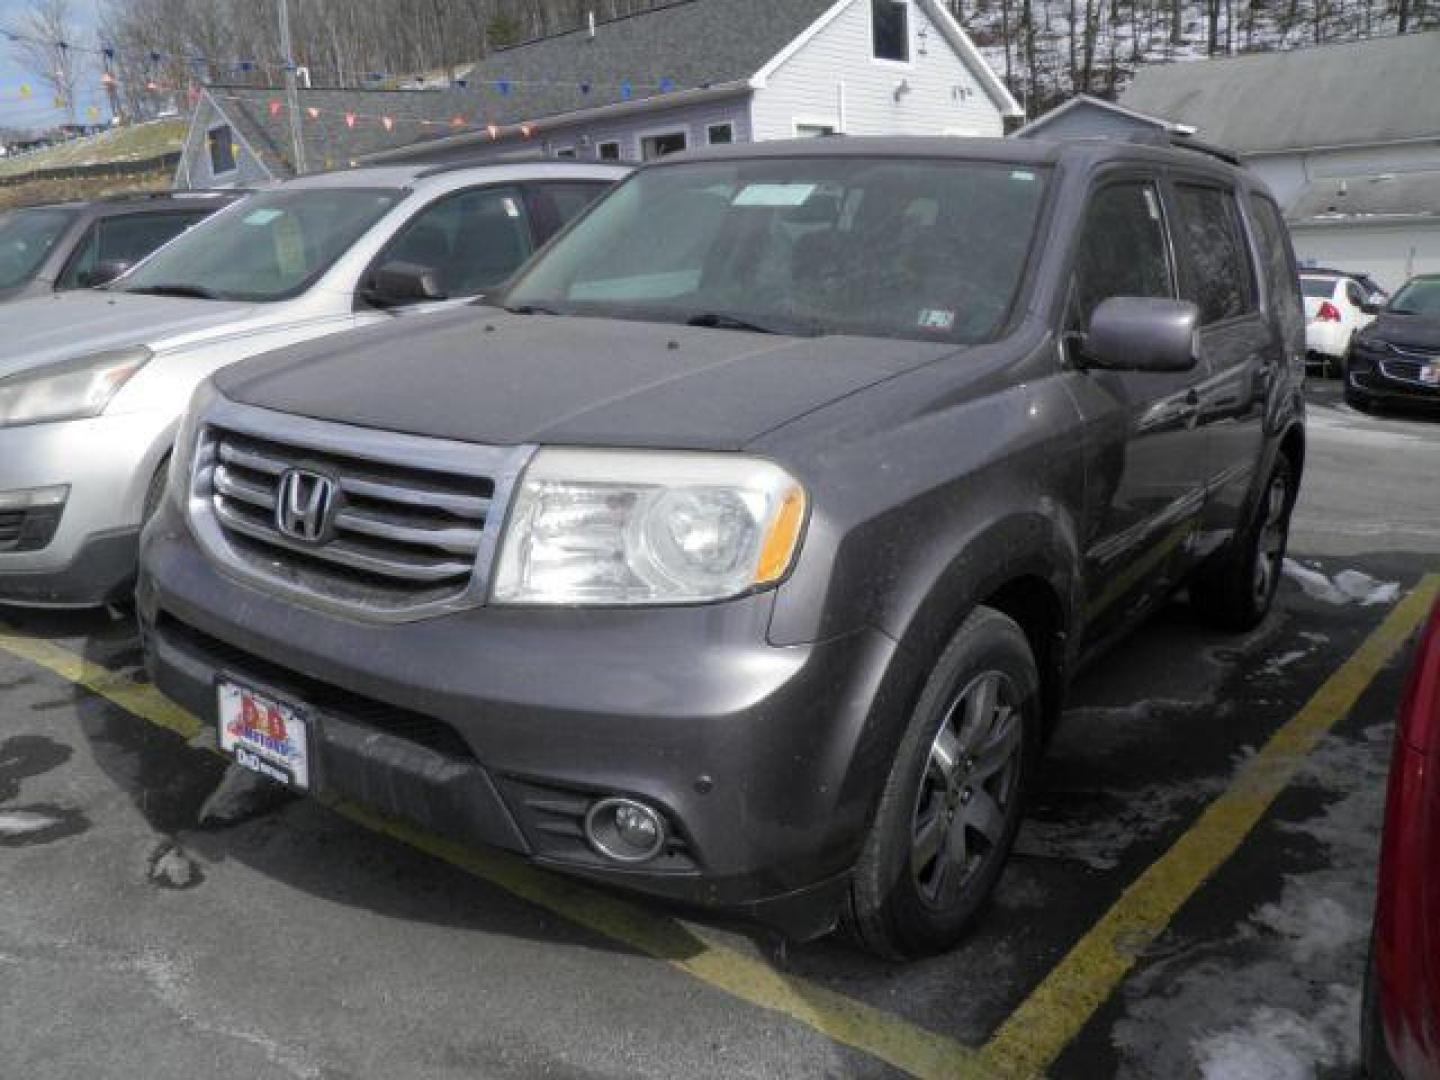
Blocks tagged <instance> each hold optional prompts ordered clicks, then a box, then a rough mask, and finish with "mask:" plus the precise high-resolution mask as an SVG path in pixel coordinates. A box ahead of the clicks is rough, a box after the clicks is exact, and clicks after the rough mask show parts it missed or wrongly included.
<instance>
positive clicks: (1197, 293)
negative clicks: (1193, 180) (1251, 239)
mask: <svg viewBox="0 0 1440 1080" xmlns="http://www.w3.org/2000/svg"><path fill="white" fill-rule="evenodd" d="M1175 191H1176V197H1177V201H1178V203H1179V212H1180V225H1181V229H1180V234H1179V236H1178V237H1177V240H1179V241H1180V242H1181V246H1182V247H1183V248H1184V251H1185V258H1186V270H1187V272H1186V274H1185V277H1184V281H1183V284H1182V288H1181V295H1182V296H1184V297H1185V299H1186V300H1192V301H1194V302H1195V304H1196V305H1198V306H1199V308H1200V322H1201V323H1202V324H1203V325H1209V324H1210V323H1217V322H1223V321H1225V320H1226V319H1233V318H1236V317H1237V316H1240V315H1244V314H1245V313H1246V312H1249V311H1253V310H1255V278H1254V275H1253V273H1252V272H1251V268H1250V256H1249V253H1248V252H1247V251H1246V250H1245V240H1244V233H1243V232H1242V231H1241V229H1240V213H1239V208H1238V207H1237V206H1236V205H1235V196H1234V195H1232V194H1231V193H1230V192H1228V191H1225V190H1222V189H1221V188H1214V187H1202V186H1200V185H1199V184H1179V185H1177V186H1176V189H1175Z"/></svg>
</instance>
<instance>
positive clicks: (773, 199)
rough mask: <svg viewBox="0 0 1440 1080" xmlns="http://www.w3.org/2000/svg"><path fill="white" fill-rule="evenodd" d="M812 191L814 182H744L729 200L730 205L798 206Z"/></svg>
mask: <svg viewBox="0 0 1440 1080" xmlns="http://www.w3.org/2000/svg"><path fill="white" fill-rule="evenodd" d="M814 191H815V185H814V184H746V185H745V186H744V187H743V188H741V189H740V194H738V195H736V196H735V198H734V199H733V200H731V205H733V206H799V205H800V204H801V203H803V202H804V201H805V200H806V199H808V198H810V196H811V195H812V194H813V193H814Z"/></svg>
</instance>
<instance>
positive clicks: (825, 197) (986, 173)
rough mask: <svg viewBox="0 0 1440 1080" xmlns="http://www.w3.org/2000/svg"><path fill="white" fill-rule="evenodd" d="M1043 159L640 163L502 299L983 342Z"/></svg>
mask: <svg viewBox="0 0 1440 1080" xmlns="http://www.w3.org/2000/svg"><path fill="white" fill-rule="evenodd" d="M1047 180H1048V170H1046V169H1044V168H1037V167H1034V166H1030V165H1024V166H1020V165H1014V164H996V163H989V162H973V161H956V160H943V159H909V158H893V157H890V158H865V157H858V156H857V157H851V158H838V157H837V158H830V157H794V158H771V159H763V160H742V161H730V160H724V161H701V162H686V163H678V164H674V165H662V166H657V167H654V168H650V169H645V170H642V171H641V172H639V173H637V174H636V175H635V176H634V177H633V178H631V179H630V180H629V181H628V182H626V183H625V184H624V185H622V186H621V187H620V188H619V189H617V190H616V191H615V192H614V193H613V194H612V195H610V196H609V197H608V198H606V199H604V200H602V201H601V202H600V204H599V205H598V206H597V207H596V208H595V209H594V210H593V211H592V212H591V213H590V214H589V215H588V216H587V217H585V218H583V219H582V220H581V222H580V224H579V225H577V226H576V227H575V228H573V229H571V230H570V232H568V233H566V234H564V235H563V236H562V237H561V238H560V239H559V240H558V241H557V242H556V243H555V244H554V245H553V246H552V247H551V248H550V249H549V250H548V251H547V252H546V253H544V254H543V255H541V256H540V258H539V259H538V260H537V261H536V262H535V264H533V265H532V266H531V267H530V269H529V270H528V271H527V272H525V273H524V274H523V275H522V276H521V277H520V278H519V279H518V280H517V281H516V283H515V285H514V286H513V287H512V288H511V290H510V291H509V293H508V294H507V295H506V297H505V298H504V303H505V305H506V306H507V307H509V308H511V309H512V310H518V311H545V312H549V313H552V314H561V315H595V316H605V317H615V318H628V319H642V320H651V321H660V322H679V323H687V324H690V325H695V326H715V327H724V328H732V329H739V330H759V331H764V332H772V333H781V334H798V335H814V334H857V335H862V336H876V337H904V338H917V339H922V340H943V341H959V342H977V341H984V340H987V339H989V338H991V337H993V336H994V335H995V334H996V333H997V332H998V331H999V329H1000V327H1001V325H1002V323H1003V322H1004V320H1005V318H1006V315H1007V314H1008V312H1009V311H1010V308H1011V305H1012V303H1013V302H1014V299H1015V295H1016V292H1017V290H1018V288H1019V285H1020V280H1021V275H1022V273H1023V271H1024V267H1025V263H1026V258H1027V255H1028V253H1029V250H1030V246H1031V242H1032V240H1033V238H1034V234H1035V229H1036V223H1037V221H1038V220H1039V217H1040V208H1041V206H1042V204H1043V202H1044V196H1045V189H1046V185H1047Z"/></svg>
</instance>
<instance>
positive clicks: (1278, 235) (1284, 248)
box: [1250, 195, 1313, 336]
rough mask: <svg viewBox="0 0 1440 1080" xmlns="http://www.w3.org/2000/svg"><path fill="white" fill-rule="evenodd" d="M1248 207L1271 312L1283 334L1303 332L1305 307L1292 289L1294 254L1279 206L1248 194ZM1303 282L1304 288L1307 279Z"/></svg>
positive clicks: (1298, 295)
mask: <svg viewBox="0 0 1440 1080" xmlns="http://www.w3.org/2000/svg"><path fill="white" fill-rule="evenodd" d="M1250 209H1251V211H1252V212H1253V216H1254V218H1255V225H1256V228H1257V230H1258V232H1259V235H1260V258H1261V264H1262V265H1261V270H1262V271H1263V273H1264V274H1265V288H1266V290H1267V291H1268V292H1269V294H1270V306H1271V308H1272V309H1273V313H1274V315H1275V317H1276V318H1277V319H1279V321H1280V326H1281V328H1282V329H1283V330H1284V331H1285V333H1286V335H1287V336H1288V335H1291V334H1301V333H1304V329H1305V308H1304V306H1303V305H1302V304H1301V302H1300V294H1299V292H1298V291H1297V290H1296V288H1295V285H1296V278H1297V276H1298V275H1297V271H1296V269H1295V256H1294V253H1293V252H1292V251H1291V250H1290V236H1289V233H1288V231H1287V230H1286V228H1285V220H1284V218H1282V217H1281V216H1280V208H1279V207H1278V206H1276V205H1275V204H1274V203H1273V202H1271V201H1270V200H1269V199H1266V198H1264V197H1262V196H1258V195H1252V196H1251V197H1250ZM1312 280H1313V279H1312ZM1305 284H1306V285H1307V287H1308V285H1309V282H1308V281H1307V282H1305ZM1307 295H1308V293H1307Z"/></svg>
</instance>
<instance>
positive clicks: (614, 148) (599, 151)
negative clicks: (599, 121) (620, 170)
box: [595, 142, 620, 161]
mask: <svg viewBox="0 0 1440 1080" xmlns="http://www.w3.org/2000/svg"><path fill="white" fill-rule="evenodd" d="M595 153H596V156H597V157H599V159H600V160H601V161H619V160H620V144H619V143H618V142H602V143H601V144H600V145H599V146H597V147H596V148H595Z"/></svg>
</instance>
